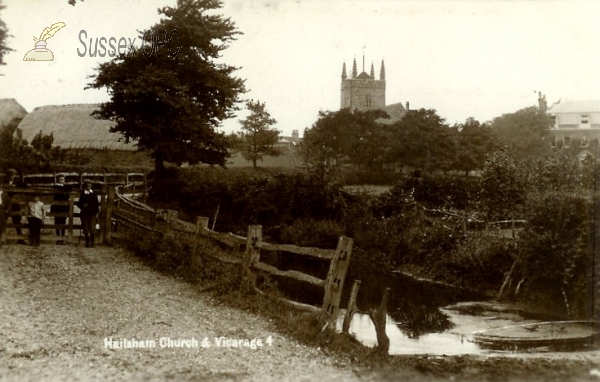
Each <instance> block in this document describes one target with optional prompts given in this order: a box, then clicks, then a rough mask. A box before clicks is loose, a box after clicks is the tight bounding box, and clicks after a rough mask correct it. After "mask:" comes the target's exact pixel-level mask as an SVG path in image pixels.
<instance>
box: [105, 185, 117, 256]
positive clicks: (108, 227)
mask: <svg viewBox="0 0 600 382" xmlns="http://www.w3.org/2000/svg"><path fill="white" fill-rule="evenodd" d="M115 193H116V188H115V187H108V196H107V197H106V214H105V215H104V221H103V222H102V223H103V224H102V225H103V226H104V243H106V244H109V245H110V244H112V215H113V210H114V208H115Z"/></svg>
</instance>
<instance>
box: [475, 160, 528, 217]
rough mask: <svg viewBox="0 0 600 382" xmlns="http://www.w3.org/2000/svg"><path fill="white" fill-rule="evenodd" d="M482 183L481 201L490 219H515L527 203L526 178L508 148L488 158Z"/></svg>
mask: <svg viewBox="0 0 600 382" xmlns="http://www.w3.org/2000/svg"><path fill="white" fill-rule="evenodd" d="M481 182H482V184H481V200H482V202H483V207H484V209H485V210H486V213H487V216H488V219H490V220H492V219H513V218H514V217H515V214H516V213H517V211H518V207H520V206H521V205H522V204H523V203H524V201H525V193H526V178H525V176H524V174H523V173H522V171H521V169H520V168H519V167H518V166H517V164H516V163H515V161H514V160H513V158H512V157H511V156H510V154H509V152H508V149H507V148H502V149H500V150H498V151H496V152H494V153H493V154H492V155H491V156H490V157H489V158H488V160H487V161H486V163H485V166H484V168H483V173H482V176H481Z"/></svg>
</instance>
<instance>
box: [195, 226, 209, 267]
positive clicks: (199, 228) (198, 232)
mask: <svg viewBox="0 0 600 382" xmlns="http://www.w3.org/2000/svg"><path fill="white" fill-rule="evenodd" d="M207 228H208V218H205V217H200V216H198V218H197V219H196V233H195V234H194V239H193V240H192V266H194V267H195V266H196V264H197V262H198V242H199V241H200V237H201V236H202V230H205V229H207Z"/></svg>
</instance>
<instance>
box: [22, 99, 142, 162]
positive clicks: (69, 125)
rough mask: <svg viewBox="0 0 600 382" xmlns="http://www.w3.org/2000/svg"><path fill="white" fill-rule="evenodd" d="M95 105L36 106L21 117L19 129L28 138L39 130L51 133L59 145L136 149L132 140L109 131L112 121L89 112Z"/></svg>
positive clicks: (85, 147) (63, 146)
mask: <svg viewBox="0 0 600 382" xmlns="http://www.w3.org/2000/svg"><path fill="white" fill-rule="evenodd" d="M97 108H98V105H97V104H75V105H60V106H58V105H50V106H40V107H36V108H35V109H34V110H33V111H32V112H31V113H29V114H27V116H26V117H25V118H24V119H23V121H21V123H20V124H19V129H21V131H22V132H23V138H25V139H27V141H28V142H31V140H32V139H33V137H35V135H36V134H38V133H39V132H40V131H42V132H43V134H46V135H48V134H50V133H52V135H53V136H54V145H56V146H60V147H62V148H63V149H108V150H125V151H133V150H137V147H136V146H135V143H134V142H131V143H129V144H126V143H125V142H124V139H123V137H122V135H121V134H118V133H111V132H110V131H109V129H110V127H111V124H112V122H110V121H107V120H100V119H96V118H94V117H92V116H91V113H92V112H93V111H94V110H96V109H97Z"/></svg>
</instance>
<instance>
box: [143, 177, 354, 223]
mask: <svg viewBox="0 0 600 382" xmlns="http://www.w3.org/2000/svg"><path fill="white" fill-rule="evenodd" d="M151 197H152V203H153V204H155V205H158V206H161V207H168V208H172V209H177V210H179V211H180V216H182V217H184V218H186V219H187V220H190V221H194V219H195V217H196V216H207V217H210V218H213V217H214V215H215V213H216V211H217V208H218V209H219V214H218V216H217V224H216V228H215V229H216V230H218V231H225V232H226V231H231V232H238V233H241V232H245V231H246V229H247V226H248V225H251V224H261V225H263V227H264V229H265V231H266V230H268V229H271V228H272V227H277V226H285V225H290V224H292V222H293V221H294V220H297V219H308V218H311V219H316V220H323V219H324V220H327V219H329V220H331V219H337V218H339V217H341V215H342V210H343V208H344V206H345V205H346V203H347V199H348V196H347V195H345V194H344V192H343V191H342V188H341V186H340V185H338V184H331V183H327V182H324V181H322V180H321V179H319V178H318V177H315V176H311V175H307V174H302V173H296V174H284V173H278V174H274V175H271V174H265V173H260V172H257V173H245V172H240V171H232V170H225V169H220V168H186V169H176V168H171V169H169V170H168V171H167V175H166V176H165V177H163V178H161V179H156V180H155V182H154V186H153V188H152V192H151Z"/></svg>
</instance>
